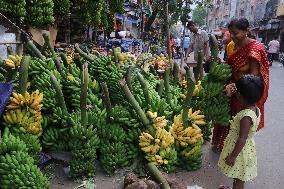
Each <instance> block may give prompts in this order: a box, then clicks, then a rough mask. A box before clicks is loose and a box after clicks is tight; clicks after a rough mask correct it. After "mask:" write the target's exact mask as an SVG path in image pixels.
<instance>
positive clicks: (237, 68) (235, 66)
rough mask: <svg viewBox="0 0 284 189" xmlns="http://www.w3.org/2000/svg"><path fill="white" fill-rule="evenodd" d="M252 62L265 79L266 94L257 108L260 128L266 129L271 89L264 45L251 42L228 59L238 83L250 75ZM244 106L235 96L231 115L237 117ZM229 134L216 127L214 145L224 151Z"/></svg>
mask: <svg viewBox="0 0 284 189" xmlns="http://www.w3.org/2000/svg"><path fill="white" fill-rule="evenodd" d="M251 60H256V61H257V62H258V64H259V76H260V77H261V78H262V79H263V83H264V92H263V96H262V97H261V99H260V100H259V101H258V102H257V106H258V108H259V109H260V111H261V122H260V128H263V127H264V103H265V101H266V99H267V97H268V88H269V62H268V59H267V55H266V51H265V49H264V47H263V45H262V44H260V43H258V42H257V41H251V42H249V43H248V44H247V45H245V46H244V47H242V48H240V49H238V50H236V51H235V52H233V53H232V54H231V55H229V58H228V61H227V62H228V64H229V65H231V68H232V73H233V75H232V80H231V82H233V83H234V82H236V81H237V80H238V79H240V77H242V75H244V74H249V73H250V64H249V62H250V61H251ZM243 108H244V106H243V105H242V104H241V103H240V102H239V100H238V99H237V98H236V96H235V95H233V96H232V98H231V115H232V116H235V115H236V114H237V113H238V112H239V111H241V110H242V109H243ZM228 133H229V127H223V126H220V125H215V126H214V130H213V138H212V144H213V145H214V146H216V147H217V148H218V150H222V148H223V143H224V140H225V138H226V136H227V135H228Z"/></svg>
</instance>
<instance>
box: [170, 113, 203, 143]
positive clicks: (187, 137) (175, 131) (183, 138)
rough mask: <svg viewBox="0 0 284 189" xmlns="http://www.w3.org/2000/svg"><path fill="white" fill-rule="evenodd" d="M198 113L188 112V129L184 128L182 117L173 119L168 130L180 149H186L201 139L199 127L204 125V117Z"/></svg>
mask: <svg viewBox="0 0 284 189" xmlns="http://www.w3.org/2000/svg"><path fill="white" fill-rule="evenodd" d="M199 113H200V111H199V110H198V111H195V112H192V109H190V110H189V112H188V121H189V127H185V126H184V124H183V121H182V115H181V114H180V115H177V116H175V118H174V123H173V124H172V127H171V129H170V132H171V133H172V135H173V136H174V138H175V141H176V144H177V145H178V146H181V147H186V146H188V145H191V144H195V143H197V142H198V140H199V139H200V138H202V132H201V129H200V128H199V127H198V126H199V125H201V126H202V125H205V124H206V122H205V121H204V118H205V116H204V115H200V114H199Z"/></svg>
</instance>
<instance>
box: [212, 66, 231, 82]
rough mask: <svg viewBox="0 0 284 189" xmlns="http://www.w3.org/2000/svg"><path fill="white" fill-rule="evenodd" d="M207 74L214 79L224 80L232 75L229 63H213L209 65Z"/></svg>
mask: <svg viewBox="0 0 284 189" xmlns="http://www.w3.org/2000/svg"><path fill="white" fill-rule="evenodd" d="M209 74H210V76H212V77H213V78H214V79H216V80H220V81H225V82H226V81H227V80H228V79H230V77H231V76H232V70H231V66H230V65H229V64H214V66H211V68H210V70H209Z"/></svg>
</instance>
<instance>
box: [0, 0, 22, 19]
mask: <svg viewBox="0 0 284 189" xmlns="http://www.w3.org/2000/svg"><path fill="white" fill-rule="evenodd" d="M25 6H26V1H25V0H18V1H10V0H2V1H0V12H1V13H5V14H8V15H10V16H12V17H13V18H16V19H19V20H21V21H22V20H24V17H25V16H26V9H25Z"/></svg>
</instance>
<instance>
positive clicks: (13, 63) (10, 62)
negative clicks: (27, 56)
mask: <svg viewBox="0 0 284 189" xmlns="http://www.w3.org/2000/svg"><path fill="white" fill-rule="evenodd" d="M21 61H22V56H19V55H9V56H8V58H7V59H5V60H4V64H5V66H7V67H8V68H11V69H18V68H19V67H20V65H21Z"/></svg>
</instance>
